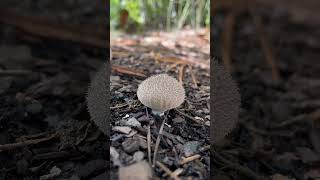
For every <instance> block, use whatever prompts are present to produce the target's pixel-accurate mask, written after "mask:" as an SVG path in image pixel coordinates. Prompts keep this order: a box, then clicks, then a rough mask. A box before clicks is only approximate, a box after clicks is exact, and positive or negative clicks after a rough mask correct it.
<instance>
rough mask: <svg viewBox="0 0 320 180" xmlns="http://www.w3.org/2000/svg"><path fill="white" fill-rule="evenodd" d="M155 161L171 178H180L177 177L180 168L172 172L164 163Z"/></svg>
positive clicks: (176, 179) (175, 179)
mask: <svg viewBox="0 0 320 180" xmlns="http://www.w3.org/2000/svg"><path fill="white" fill-rule="evenodd" d="M156 163H157V165H158V166H159V167H160V168H161V169H162V170H163V171H164V172H165V173H166V174H167V175H169V176H170V177H171V178H172V179H174V180H180V178H179V177H178V175H179V174H180V173H181V170H180V169H178V171H175V172H172V171H171V170H170V169H169V168H168V167H167V166H166V165H164V164H162V163H161V162H159V161H157V162H156Z"/></svg>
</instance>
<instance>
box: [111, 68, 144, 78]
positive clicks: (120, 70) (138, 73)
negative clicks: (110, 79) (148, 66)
mask: <svg viewBox="0 0 320 180" xmlns="http://www.w3.org/2000/svg"><path fill="white" fill-rule="evenodd" d="M112 70H113V71H116V72H118V73H122V74H129V75H134V76H138V77H143V78H145V77H146V75H145V74H144V73H143V72H142V71H139V70H132V69H129V68H127V67H122V66H116V65H112Z"/></svg>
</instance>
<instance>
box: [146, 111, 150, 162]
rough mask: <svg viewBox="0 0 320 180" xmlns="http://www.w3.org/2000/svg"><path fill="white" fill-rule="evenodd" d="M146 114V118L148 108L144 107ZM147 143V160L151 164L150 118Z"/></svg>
mask: <svg viewBox="0 0 320 180" xmlns="http://www.w3.org/2000/svg"><path fill="white" fill-rule="evenodd" d="M146 115H147V119H149V113H148V108H146ZM147 144H148V160H149V164H150V165H151V130H150V119H149V125H148V134H147Z"/></svg>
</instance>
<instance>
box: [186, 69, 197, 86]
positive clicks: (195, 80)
mask: <svg viewBox="0 0 320 180" xmlns="http://www.w3.org/2000/svg"><path fill="white" fill-rule="evenodd" d="M188 67H189V71H190V74H191V78H192V82H193V84H194V86H195V87H196V88H197V87H198V81H197V78H196V76H195V75H194V73H193V68H192V66H190V65H188Z"/></svg>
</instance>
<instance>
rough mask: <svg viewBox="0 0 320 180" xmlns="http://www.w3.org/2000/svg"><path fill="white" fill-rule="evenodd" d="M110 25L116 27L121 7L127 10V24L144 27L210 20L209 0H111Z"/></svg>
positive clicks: (199, 23)
mask: <svg viewBox="0 0 320 180" xmlns="http://www.w3.org/2000/svg"><path fill="white" fill-rule="evenodd" d="M110 8H111V11H110V13H111V14H110V17H111V22H110V24H111V27H112V28H113V29H118V28H119V18H120V12H121V10H126V11H127V12H128V14H129V22H128V23H129V24H134V25H135V26H140V27H142V29H143V30H153V29H157V30H159V29H161V30H168V31H169V30H179V29H181V28H183V27H185V26H189V27H192V28H195V29H196V28H200V27H204V26H209V24H210V1H209V0H161V1H158V0H111V1H110Z"/></svg>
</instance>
